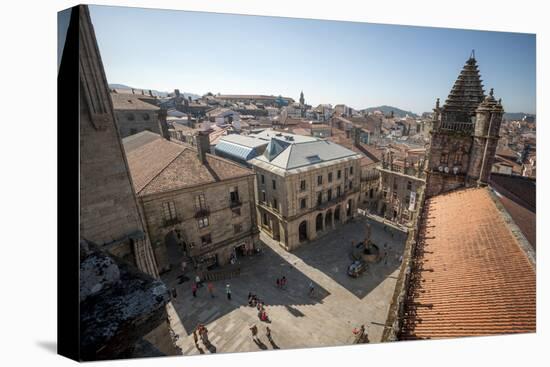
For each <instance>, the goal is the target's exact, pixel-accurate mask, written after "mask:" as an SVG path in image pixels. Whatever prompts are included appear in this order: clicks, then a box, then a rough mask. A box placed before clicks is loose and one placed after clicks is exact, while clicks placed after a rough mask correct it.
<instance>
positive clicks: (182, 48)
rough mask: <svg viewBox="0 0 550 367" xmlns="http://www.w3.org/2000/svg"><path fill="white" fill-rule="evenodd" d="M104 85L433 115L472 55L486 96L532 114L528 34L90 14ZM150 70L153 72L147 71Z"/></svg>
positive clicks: (126, 12) (116, 10)
mask: <svg viewBox="0 0 550 367" xmlns="http://www.w3.org/2000/svg"><path fill="white" fill-rule="evenodd" d="M90 10H91V16H92V22H93V23H94V26H95V30H96V35H97V38H98V44H99V48H100V51H101V53H102V58H103V63H104V66H105V69H106V74H107V79H108V81H109V83H119V84H126V85H130V86H132V87H136V88H150V89H156V90H161V91H172V90H173V89H175V88H179V89H180V90H181V91H182V92H183V91H185V92H189V93H196V94H199V95H203V94H205V93H207V92H212V93H222V94H267V95H279V94H280V95H284V96H288V97H292V98H294V99H295V100H298V97H299V94H300V91H303V92H304V95H305V98H306V103H308V104H311V105H317V104H320V103H331V104H333V105H334V104H338V103H343V104H346V105H348V106H351V107H353V108H356V109H363V108H367V107H373V106H379V105H392V106H395V107H398V108H401V109H404V110H410V111H412V112H415V113H419V114H420V113H422V112H426V111H431V109H432V108H433V106H434V104H435V99H436V98H440V99H441V100H442V101H444V100H445V99H446V98H447V95H448V93H449V90H450V89H451V87H452V85H453V83H454V81H455V78H456V75H457V74H458V72H459V71H460V70H461V68H462V67H463V65H464V62H465V61H466V60H467V59H468V57H469V55H470V53H471V51H472V49H474V50H475V54H476V59H477V60H478V64H479V66H480V73H481V76H482V79H483V83H484V89H485V92H486V93H488V91H489V89H490V88H494V90H495V95H496V96H498V97H499V98H502V100H503V105H504V107H505V110H506V111H507V112H524V113H533V114H534V113H536V99H535V98H536V84H535V75H536V60H535V58H536V53H535V43H536V38H535V35H534V34H521V33H509V32H493V31H471V30H461V29H446V28H429V27H413V26H398V25H383V24H372V23H357V22H342V21H327V20H313V19H295V18H278V17H264V16H248V15H233V14H217V13H202V12H187V11H180V10H158V9H139V8H124V7H111V6H91V7H90ZM153 63H154V64H155V65H156V66H155V67H153V66H151V64H153Z"/></svg>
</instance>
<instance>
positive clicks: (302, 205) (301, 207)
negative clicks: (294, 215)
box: [300, 199, 307, 209]
mask: <svg viewBox="0 0 550 367" xmlns="http://www.w3.org/2000/svg"><path fill="white" fill-rule="evenodd" d="M306 207H307V203H306V199H301V200H300V209H305V208H306Z"/></svg>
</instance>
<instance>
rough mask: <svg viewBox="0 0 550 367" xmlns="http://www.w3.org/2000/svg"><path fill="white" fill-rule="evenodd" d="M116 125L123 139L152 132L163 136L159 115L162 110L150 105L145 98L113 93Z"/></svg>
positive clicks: (137, 95)
mask: <svg viewBox="0 0 550 367" xmlns="http://www.w3.org/2000/svg"><path fill="white" fill-rule="evenodd" d="M111 98H112V100H113V108H114V111H115V117H116V123H117V126H118V131H119V134H120V137H121V138H125V137H127V136H130V135H134V134H137V133H139V132H142V131H151V132H154V133H157V134H161V133H162V130H161V126H160V121H159V113H160V114H161V115H162V114H163V113H165V112H164V111H163V112H161V110H160V108H159V107H158V106H156V105H153V104H151V103H149V102H148V101H147V100H146V99H145V96H140V95H139V94H129V93H126V94H124V93H111Z"/></svg>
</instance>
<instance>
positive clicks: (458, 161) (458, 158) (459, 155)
mask: <svg viewBox="0 0 550 367" xmlns="http://www.w3.org/2000/svg"><path fill="white" fill-rule="evenodd" d="M454 164H455V165H459V164H462V153H461V152H456V153H455V159H454Z"/></svg>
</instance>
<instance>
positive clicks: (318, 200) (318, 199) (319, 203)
mask: <svg viewBox="0 0 550 367" xmlns="http://www.w3.org/2000/svg"><path fill="white" fill-rule="evenodd" d="M322 203H323V193H322V192H320V193H318V194H317V205H321V204H322Z"/></svg>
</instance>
